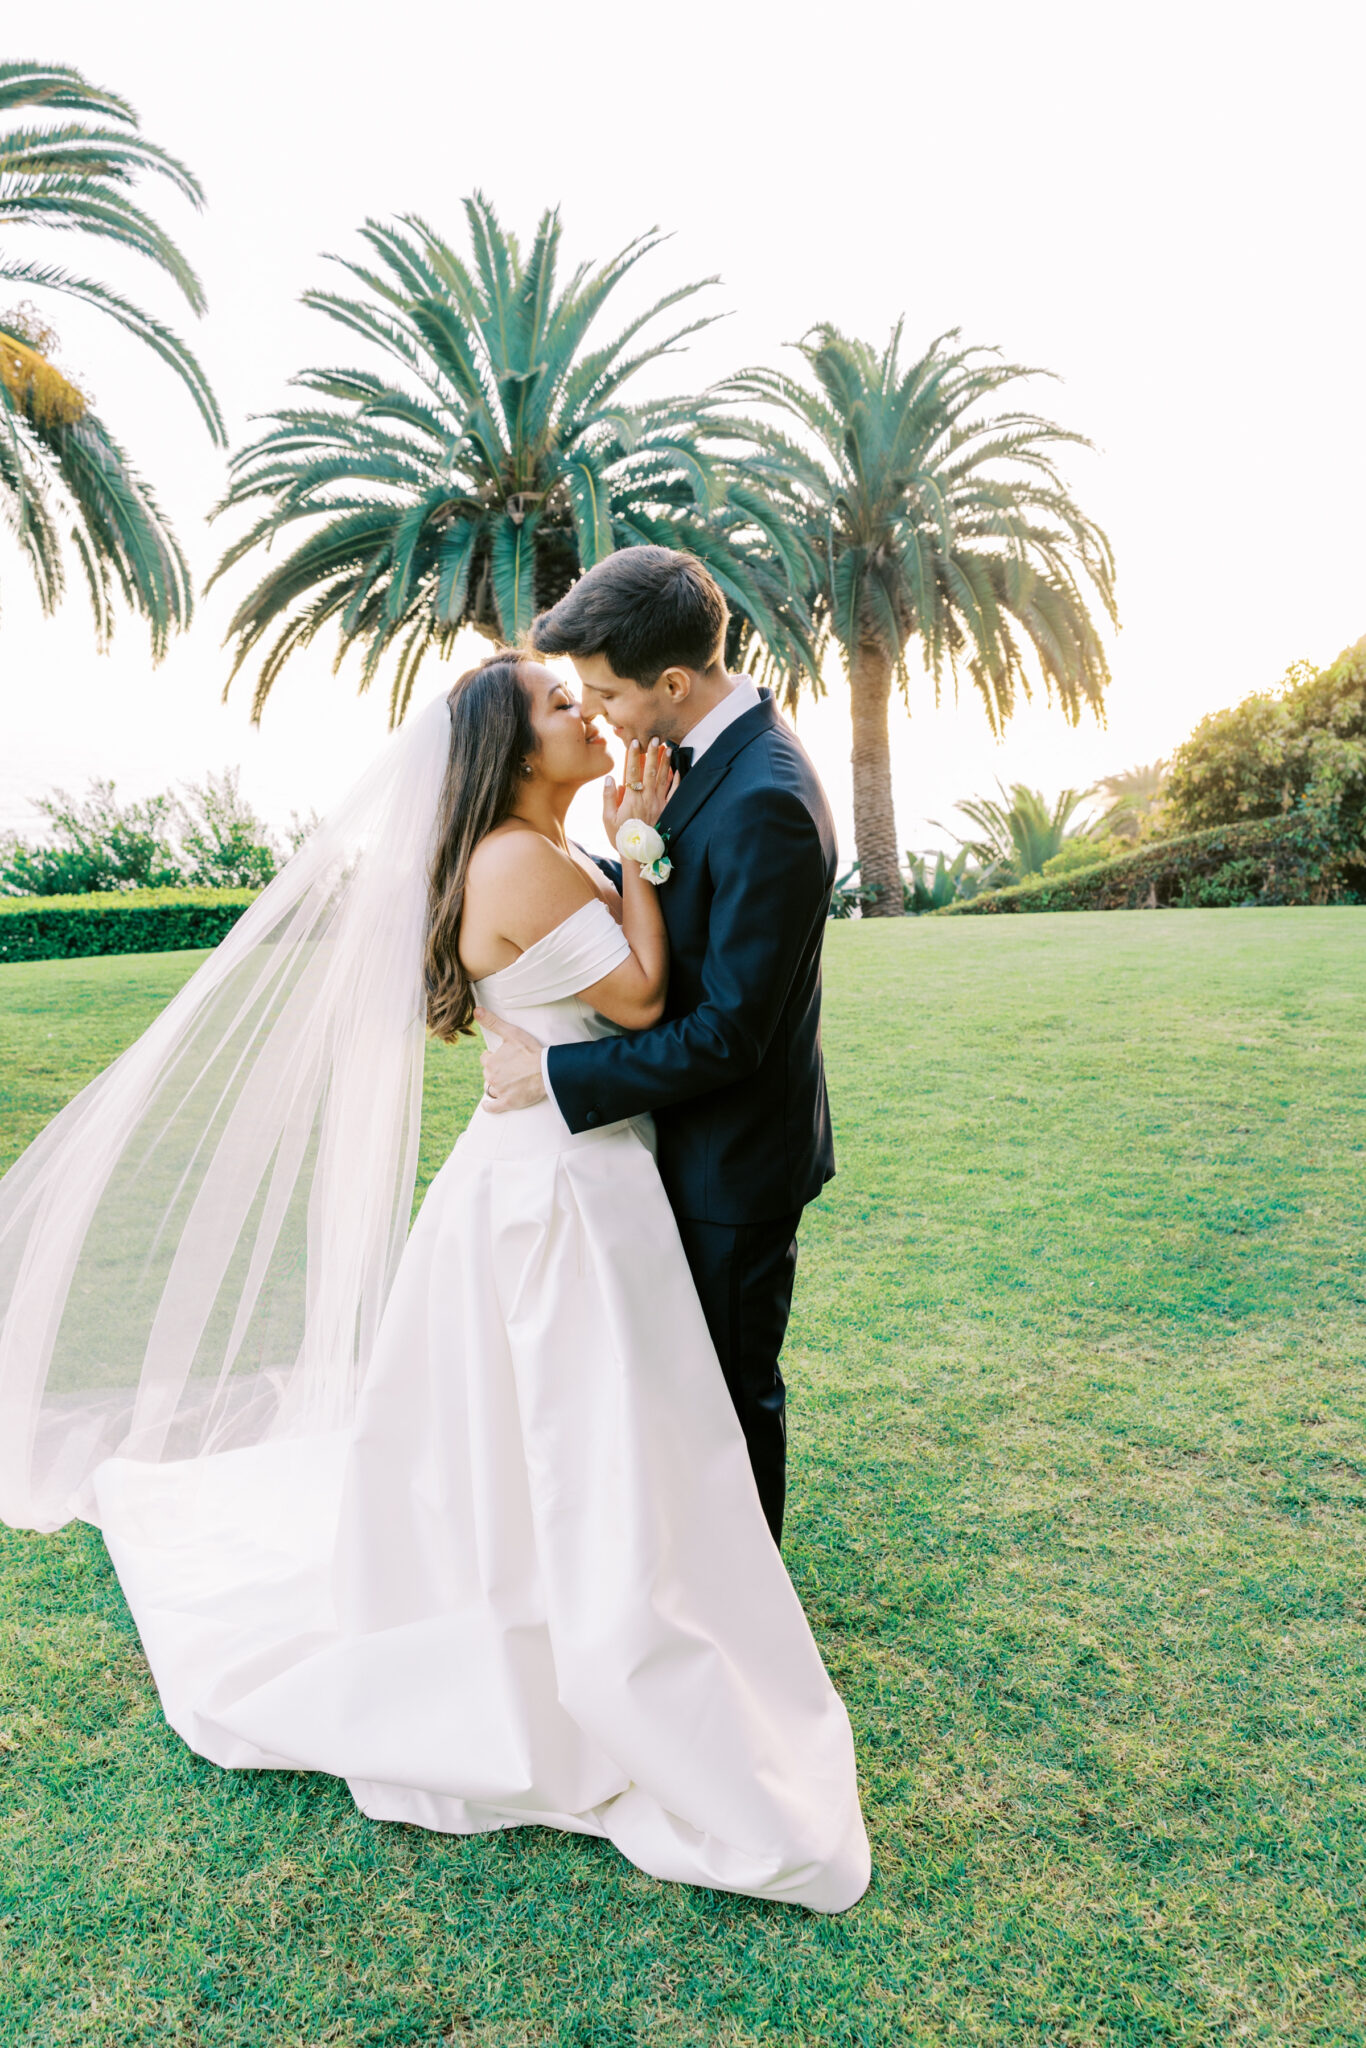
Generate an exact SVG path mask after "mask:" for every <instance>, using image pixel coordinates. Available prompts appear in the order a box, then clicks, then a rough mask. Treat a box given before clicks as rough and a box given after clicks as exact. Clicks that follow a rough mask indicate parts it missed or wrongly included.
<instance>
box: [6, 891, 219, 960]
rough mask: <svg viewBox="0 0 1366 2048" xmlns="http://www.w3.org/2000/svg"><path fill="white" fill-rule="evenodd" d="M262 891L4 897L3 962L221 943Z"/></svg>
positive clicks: (161, 950) (164, 950)
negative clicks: (257, 893)
mask: <svg viewBox="0 0 1366 2048" xmlns="http://www.w3.org/2000/svg"><path fill="white" fill-rule="evenodd" d="M255 894H256V892H255V891H254V890H252V889H126V890H121V891H119V892H117V893H115V892H113V891H108V890H106V891H103V892H94V893H90V894H84V895H77V896H38V897H28V898H18V897H0V962H4V963H10V962H13V961H16V960H74V959H79V958H84V957H87V956H89V955H91V954H96V953H176V952H180V951H182V950H184V949H185V948H186V947H190V946H216V945H217V944H218V942H219V940H220V939H221V938H223V937H224V936H225V934H226V933H228V932H229V931H231V929H232V927H233V925H235V924H236V922H237V920H238V918H239V917H240V916H241V915H242V912H243V911H244V910H245V909H246V907H247V905H248V904H249V903H251V902H252V901H253V900H254V898H255Z"/></svg>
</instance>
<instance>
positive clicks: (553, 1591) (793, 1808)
mask: <svg viewBox="0 0 1366 2048" xmlns="http://www.w3.org/2000/svg"><path fill="white" fill-rule="evenodd" d="M626 950H627V949H626V943H625V940H624V938H623V937H622V934H621V932H620V929H619V927H618V926H617V925H616V923H615V922H614V920H613V919H612V917H611V916H610V914H609V912H608V911H607V909H606V907H605V905H603V904H601V903H593V904H590V905H588V906H586V907H585V908H584V909H583V910H581V911H579V912H577V913H576V914H575V915H574V916H573V917H571V918H569V919H568V920H567V921H566V922H565V923H564V924H562V925H560V926H559V927H558V929H557V930H555V931H553V932H551V933H550V934H549V936H548V937H546V938H545V939H543V940H541V942H540V943H539V944H538V945H535V946H533V947H531V948H530V949H529V950H528V951H527V952H525V953H524V954H522V956H521V957H520V958H519V959H518V960H517V961H516V962H515V963H514V964H513V965H512V966H511V967H509V968H506V969H504V970H503V971H502V972H501V973H499V974H496V975H493V976H491V977H489V978H488V979H487V980H486V981H484V982H482V983H481V984H479V987H478V996H479V1000H480V1001H481V1002H482V1003H483V1004H484V1005H485V1006H486V1007H488V1008H490V1009H492V1010H494V1011H496V1012H498V1013H499V1014H501V1015H503V1016H506V1017H515V1018H516V1019H517V1020H518V1021H519V1022H520V1023H522V1024H523V1025H525V1027H526V1028H527V1029H528V1030H529V1031H531V1032H532V1033H534V1034H535V1035H536V1036H537V1037H538V1038H539V1039H541V1040H542V1041H544V1042H550V1043H555V1042H560V1043H562V1042H565V1041H567V1040H571V1039H583V1038H591V1037H596V1036H601V1035H603V1034H604V1033H606V1032H609V1031H611V1030H612V1028H613V1027H612V1026H611V1025H609V1024H607V1023H606V1022H605V1021H604V1020H603V1019H602V1018H600V1017H598V1016H597V1015H596V1014H595V1013H594V1012H592V1011H591V1010H590V1009H588V1007H587V1006H586V1005H585V1004H584V1003H583V1002H582V1001H581V1000H580V999H579V997H578V993H577V992H578V991H579V990H580V989H583V988H586V987H588V986H591V985H592V983H594V982H596V981H597V980H599V979H601V977H602V976H603V975H604V974H606V973H607V972H609V971H610V969H611V968H612V967H613V966H615V965H616V964H617V963H618V962H619V961H620V960H621V959H623V958H624V957H625V955H626ZM94 1497H95V1507H96V1513H95V1517H94V1518H95V1519H96V1520H98V1522H99V1524H100V1526H101V1528H102V1530H103V1532H104V1536H105V1540H106V1542H107V1544H108V1547H109V1551H110V1554H111V1556H112V1558H113V1561H114V1565H115V1567H116V1569H117V1572H118V1575H119V1579H120V1581H121V1583H122V1586H123V1589H124V1591H125V1593H126V1595H127V1598H128V1601H129V1605H130V1607H131V1609H132V1612H133V1615H134V1617H135V1619H136V1622H137V1625H138V1629H139V1631H140V1633H141V1636H142V1641H143V1645H144V1648H145V1650H146V1653H147V1657H148V1661H149V1663H150V1665H151V1668H152V1671H153V1674H154V1676H155V1679H156V1683H157V1686H158V1688H159V1690H160V1694H161V1698H162V1702H163V1704H164V1707H165V1711H166V1715H167V1718H168V1720H169V1721H170V1723H171V1725H172V1726H173V1727H174V1728H175V1729H176V1730H177V1731H178V1732H179V1734H180V1735H182V1736H183V1737H184V1739H185V1741H186V1742H187V1743H189V1744H190V1746H191V1747H192V1748H193V1749H195V1750H196V1751H198V1752H199V1753H200V1754H201V1755H203V1756H205V1757H208V1758H210V1759H212V1760H213V1761H214V1762H216V1763H218V1764H221V1765H224V1766H227V1767H230V1768H247V1769H290V1770H316V1771H326V1772H330V1773H333V1774H335V1775H336V1776H338V1777H342V1778H345V1779H346V1780H347V1782H348V1784H349V1786H350V1789H351V1792H352V1794H353V1796H354V1798H355V1799H356V1801H357V1803H358V1805H359V1806H360V1808H361V1809H362V1811H363V1812H365V1813H366V1814H369V1815H372V1816H373V1817H374V1818H376V1819H378V1820H385V1821H403V1822H410V1823H413V1824H415V1825H417V1826H420V1827H425V1828H433V1829H439V1830H441V1831H443V1832H449V1833H457V1834H467V1833H477V1832H480V1831H483V1830H487V1829H493V1828H501V1827H517V1826H524V1825H529V1824H540V1825H544V1826H550V1827H555V1828H564V1829H572V1830H576V1831H578V1832H581V1833H584V1834H590V1835H600V1836H606V1837H608V1838H609V1839H610V1840H611V1841H612V1842H614V1843H615V1844H616V1846H617V1847H618V1848H619V1849H620V1850H621V1851H622V1853H623V1854H624V1855H626V1856H627V1857H629V1858H630V1859H631V1861H632V1862H633V1863H635V1864H637V1865H638V1866H639V1867H640V1868H641V1869H642V1870H645V1871H647V1872H649V1873H650V1874H651V1875H653V1876H655V1877H659V1878H666V1879H674V1880H679V1881H682V1882H685V1883H690V1884H698V1885H707V1886H713V1887H716V1888H718V1889H721V1890H726V1891H734V1892H742V1893H747V1894H750V1895H753V1896H755V1897H759V1898H765V1899H775V1900H781V1901H785V1902H788V1903H792V1904H797V1905H802V1906H806V1907H809V1908H812V1909H813V1910H815V1911H818V1912H838V1911H841V1910H842V1909H844V1908H845V1907H848V1906H850V1905H852V1904H853V1903H854V1901H855V1900H856V1899H857V1898H858V1897H859V1896H860V1895H861V1893H862V1892H863V1890H864V1888H865V1886H866V1884H867V1882H868V1876H869V1857H868V1844H867V1839H866V1836H865V1833H864V1828H863V1821H862V1817H861V1814H860V1810H859V1802H858V1793H857V1785H856V1779H855V1768H854V1754H853V1745H852V1742H851V1738H850V1731H849V1722H848V1717H847V1715H846V1713H845V1710H844V1707H843V1705H842V1703H841V1702H840V1699H839V1697H838V1696H837V1694H836V1692H835V1690H834V1688H833V1686H832V1685H831V1683H830V1680H829V1678H828V1676H827V1674H826V1672H825V1669H824V1666H823V1665H822V1663H821V1659H820V1655H819V1653H818V1651H817V1649H816V1646H815V1643H814V1642H813V1640H812V1637H811V1633H810V1630H809V1628H808V1626H807V1623H806V1619H805V1616H804V1615H803V1613H802V1609H801V1606H800V1604H799V1602H798V1600H797V1597H796V1594H795V1593H794V1591H793V1589H792V1586H791V1583H790V1581H789V1579H788V1577H787V1573H786V1571H785V1570H784V1568H783V1564H782V1561H781V1559H780V1557H779V1555H778V1552H777V1550H776V1549H775V1547H774V1545H773V1542H772V1539H771V1537H770V1535H769V1532H768V1529H767V1526H766V1524H765V1522H764V1518H763V1514H762V1512H761V1509H760V1506H759V1501H758V1496H757V1493H756V1491H755V1487H754V1483H753V1480H752V1477H751V1474H750V1469H749V1463H748V1458H747V1455H746V1451H745V1445H744V1440H743V1438H742V1436H741V1432H740V1428H739V1425H738V1423H737V1421H736V1418H735V1415H734V1412H733V1410H732V1408H731V1404H730V1400H729V1397H728V1395H727V1393H726V1389H725V1386H724V1383H723V1381H722V1378H721V1373H720V1368H719V1365H718V1363H717V1359H716V1355H715V1352H714V1350H713V1348H712V1345H711V1342H710V1339H709V1337H708V1334H707V1329H706V1325H705V1323H704V1321H703V1317H702V1311H701V1308H700V1306H699V1304H698V1301H697V1297H696V1294H695V1292H694V1290H693V1286H692V1281H691V1278H690V1275H689V1272H688V1268H687V1265H686V1262H685V1260H684V1256H683V1251H682V1247H681V1244H680V1241H679V1237H678V1232H677V1229H676V1226H675V1223H674V1219H673V1215H672V1213H671V1211H670V1208H669V1204H668V1201H667V1199H666V1197H665V1194H664V1190H663V1186H662V1184H661V1182H660V1179H659V1175H658V1172H657V1170H656V1167H655V1163H654V1157H653V1153H652V1149H651V1131H650V1127H649V1124H648V1120H640V1121H637V1122H635V1123H631V1124H620V1125H616V1126H614V1127H612V1128H609V1129H606V1130H596V1131H591V1132H584V1133H582V1134H580V1135H577V1136H575V1135H571V1134H570V1132H569V1131H568V1130H567V1129H566V1127H565V1125H564V1123H563V1120H562V1119H561V1117H560V1115H559V1113H558V1111H557V1110H556V1108H555V1106H554V1104H553V1103H550V1102H545V1103H542V1104H540V1105H539V1106H538V1107H536V1108H535V1109H530V1110H524V1111H521V1112H517V1113H513V1114H508V1115H503V1116H493V1115H490V1114H489V1113H488V1112H486V1111H485V1110H484V1109H482V1108H480V1109H478V1110H476V1112H475V1114H474V1116H473V1118H472V1120H471V1122H470V1124H469V1127H468V1128H467V1129H466V1131H465V1132H464V1134H463V1135H462V1136H461V1138H460V1139H459V1141H458V1142H457V1144H456V1146H455V1149H454V1151H453V1152H452V1154H451V1156H450V1158H449V1159H448V1161H447V1162H446V1164H445V1166H444V1167H443V1168H442V1169H441V1171H440V1172H439V1173H438V1175H437V1176H436V1178H435V1180H434V1181H433V1182H432V1185H431V1187H430V1189H429V1190H428V1193H427V1196H426V1199H425V1201H424V1203H423V1206H422V1209H421V1212H420V1214H419V1216H418V1219H417V1222H416V1223H415V1225H414V1227H413V1230H412V1234H411V1236H410V1238H409V1240H408V1244H407V1248H406V1251H405V1252H404V1255H403V1258H402V1261H401V1263H400V1265H399V1269H398V1273H397V1277H396V1279H395V1281H394V1284H393V1288H392V1291H391V1293H390V1295H389V1298H388V1301H387V1305H386V1307H385V1310H384V1315H383V1319H382V1322H381V1324H380V1327H379V1334H378V1337H377V1339H376V1341H375V1347H374V1353H373V1357H372V1360H371V1363H370V1366H369V1369H368V1372H367V1374H366V1377H365V1380H364V1383H363V1386H362V1389H361V1393H360V1398H359V1407H358V1411H357V1414H356V1417H355V1420H354V1423H353V1424H352V1425H350V1426H349V1427H347V1428H346V1429H344V1430H340V1431H336V1432H334V1433H332V1434H330V1435H327V1436H323V1437H318V1436H313V1437H303V1438H300V1437H293V1438H290V1437H284V1438H281V1439H278V1440H275V1441H271V1442H268V1443H264V1444H260V1445H255V1446H251V1447H248V1448H243V1449H238V1450H228V1451H225V1452H221V1453H218V1454H215V1455H209V1456H200V1457H197V1458H194V1459H189V1460H183V1461H181V1462H175V1461H172V1462H168V1463H164V1464H154V1463H143V1462H138V1461H137V1460H134V1459H130V1458H122V1457H115V1458H112V1459H108V1460H106V1462H104V1463H103V1464H102V1465H100V1466H99V1468H98V1470H97V1471H96V1473H95V1476H94Z"/></svg>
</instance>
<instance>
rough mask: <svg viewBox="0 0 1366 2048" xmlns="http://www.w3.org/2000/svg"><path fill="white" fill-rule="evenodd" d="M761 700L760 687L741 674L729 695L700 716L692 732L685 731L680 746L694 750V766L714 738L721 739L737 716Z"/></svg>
mask: <svg viewBox="0 0 1366 2048" xmlns="http://www.w3.org/2000/svg"><path fill="white" fill-rule="evenodd" d="M758 702H759V687H758V685H757V683H754V682H752V681H751V679H750V678H749V677H748V676H741V678H740V680H739V681H738V682H737V683H736V685H735V687H734V689H733V690H731V691H730V693H729V695H727V696H725V697H723V698H722V699H721V702H720V703H719V704H714V705H713V706H712V708H711V710H710V711H709V712H708V713H707V715H706V717H705V718H699V719H698V721H697V724H696V725H695V726H694V727H693V729H692V731H691V732H685V733H684V735H683V737H682V739H681V740H680V742H679V745H680V746H684V747H689V748H691V750H692V758H693V766H694V767H696V765H697V763H698V761H700V760H701V758H702V756H703V754H705V753H706V751H707V748H708V747H709V746H710V745H711V743H712V741H713V740H717V739H720V737H721V735H722V733H723V732H724V731H725V729H726V727H727V726H728V725H733V724H734V723H735V721H736V719H737V718H743V717H744V715H745V713H746V712H747V711H752V710H753V709H754V707H755V705H756V704H757V703H758Z"/></svg>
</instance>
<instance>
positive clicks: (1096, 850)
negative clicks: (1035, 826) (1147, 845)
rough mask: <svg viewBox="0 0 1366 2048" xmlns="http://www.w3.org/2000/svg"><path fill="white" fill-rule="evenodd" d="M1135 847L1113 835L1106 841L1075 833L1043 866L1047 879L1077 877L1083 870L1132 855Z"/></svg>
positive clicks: (1064, 841) (1065, 840)
mask: <svg viewBox="0 0 1366 2048" xmlns="http://www.w3.org/2000/svg"><path fill="white" fill-rule="evenodd" d="M1132 852H1133V847H1132V845H1130V844H1126V843H1125V841H1124V840H1122V839H1120V838H1118V837H1117V836H1116V835H1115V834H1114V833H1111V834H1110V835H1109V836H1108V837H1106V838H1104V839H1088V838H1087V837H1086V835H1085V834H1084V833H1082V832H1074V833H1072V835H1071V836H1070V837H1069V838H1067V839H1064V840H1063V843H1062V845H1061V846H1060V847H1059V848H1058V850H1057V852H1056V853H1055V854H1054V855H1053V856H1052V857H1051V859H1049V860H1046V861H1045V862H1044V864H1043V872H1044V875H1045V877H1049V876H1053V875H1075V874H1076V873H1077V872H1078V871H1079V870H1080V869H1082V868H1094V867H1098V866H1099V865H1100V863H1101V862H1102V861H1105V860H1115V859H1117V858H1118V857H1119V855H1121V854H1125V853H1132Z"/></svg>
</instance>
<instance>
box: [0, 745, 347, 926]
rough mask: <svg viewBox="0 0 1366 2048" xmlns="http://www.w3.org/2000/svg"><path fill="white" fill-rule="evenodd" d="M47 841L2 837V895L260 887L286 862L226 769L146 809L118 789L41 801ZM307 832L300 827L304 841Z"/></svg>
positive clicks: (101, 786)
mask: <svg viewBox="0 0 1366 2048" xmlns="http://www.w3.org/2000/svg"><path fill="white" fill-rule="evenodd" d="M34 801H35V805H36V808H37V809H38V810H39V811H41V812H42V814H43V816H44V817H45V818H46V819H47V821H48V827H49V837H48V838H47V839H46V840H38V841H27V840H23V839H21V838H20V837H19V835H18V834H17V833H15V832H6V833H3V834H0V895H11V896H74V895H86V894H88V893H107V892H113V891H123V890H129V889H168V888H178V887H180V888H203V889H259V888H263V887H264V886H265V884H266V883H267V882H269V881H270V880H271V878H272V877H273V876H274V874H275V873H276V871H277V869H278V867H279V865H280V861H281V858H282V855H281V851H280V848H279V847H278V846H277V845H276V843H275V841H274V840H273V839H272V837H271V835H270V832H269V830H268V829H267V827H266V826H265V825H264V824H263V823H262V821H261V820H260V819H259V818H258V817H257V816H256V814H255V812H254V811H253V810H252V809H251V806H250V805H249V804H248V803H246V802H245V800H244V799H243V797H242V795H241V792H240V791H239V789H238V786H237V771H236V769H234V768H225V769H224V770H223V773H222V774H221V775H214V774H209V775H208V776H206V778H205V780H204V781H203V782H202V783H193V782H192V783H188V784H186V786H185V788H184V790H183V791H182V792H181V794H179V795H177V794H176V793H175V792H174V791H172V790H167V791H165V792H164V793H163V794H162V795H160V796H152V797H148V798H146V799H145V800H144V801H143V802H141V803H130V804H121V803H120V802H119V800H118V797H117V795H116V793H115V788H114V784H113V783H112V782H103V781H100V780H98V779H97V780H95V781H93V782H92V783H91V784H90V787H89V790H88V791H87V793H86V795H85V796H84V797H72V796H68V795H67V793H66V791H65V790H61V789H58V790H54V791H53V793H52V795H51V796H46V797H37V798H35V800H34ZM306 829H307V828H306V827H303V826H300V825H299V824H298V821H297V820H296V821H295V832H293V833H291V834H290V837H291V839H293V840H294V841H295V843H296V844H297V843H298V838H299V837H302V836H303V834H304V832H305V831H306Z"/></svg>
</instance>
